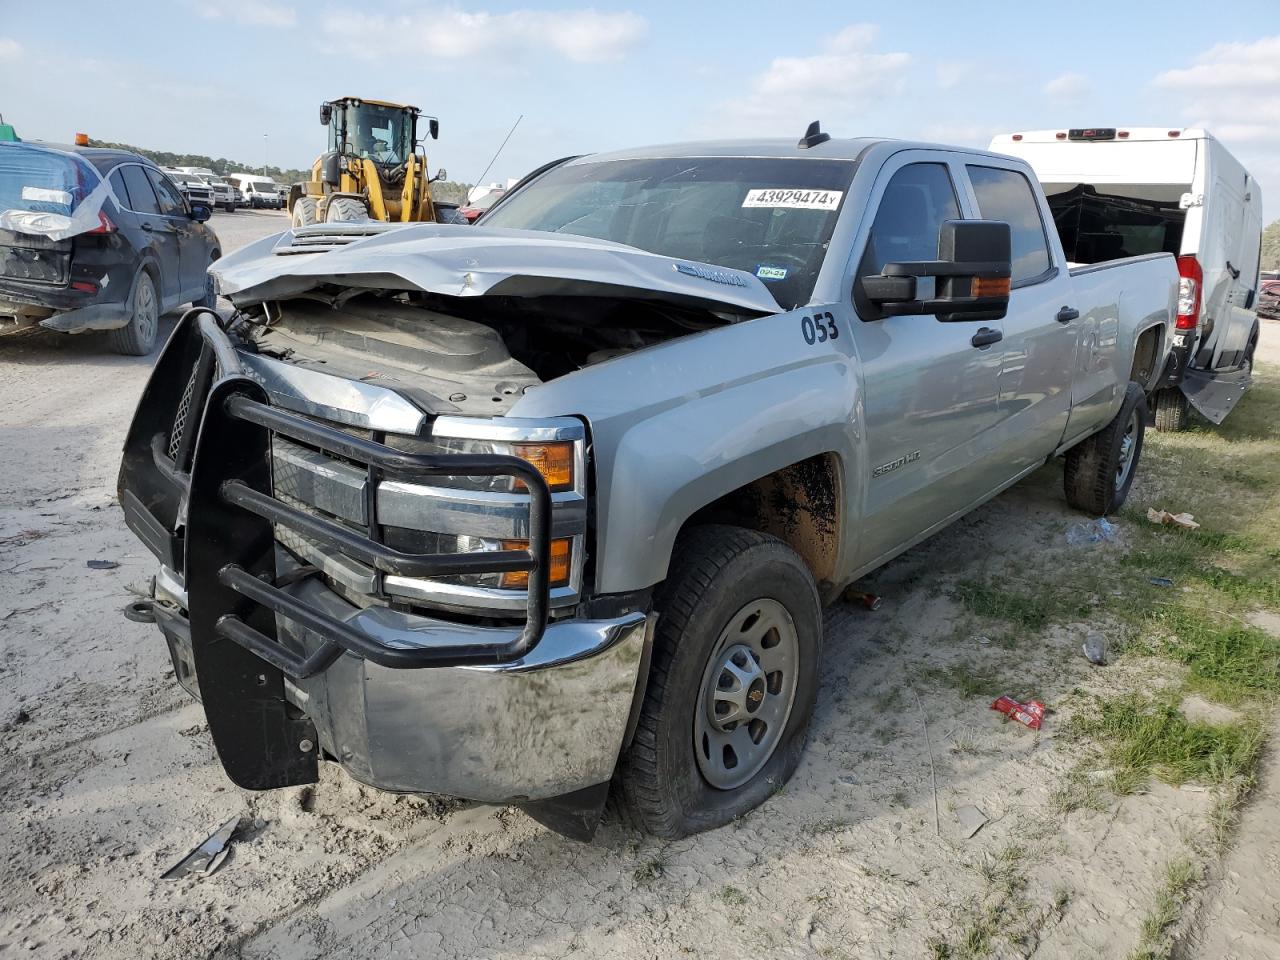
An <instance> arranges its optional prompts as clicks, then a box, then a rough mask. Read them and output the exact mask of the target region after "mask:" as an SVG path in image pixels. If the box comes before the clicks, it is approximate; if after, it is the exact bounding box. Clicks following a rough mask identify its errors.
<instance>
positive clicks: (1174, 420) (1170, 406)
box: [1155, 387, 1188, 433]
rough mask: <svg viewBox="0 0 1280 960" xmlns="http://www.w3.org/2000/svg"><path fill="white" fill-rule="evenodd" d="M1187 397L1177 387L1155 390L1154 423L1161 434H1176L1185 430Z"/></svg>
mask: <svg viewBox="0 0 1280 960" xmlns="http://www.w3.org/2000/svg"><path fill="white" fill-rule="evenodd" d="M1187 407H1188V404H1187V396H1186V394H1184V393H1183V392H1182V390H1181V389H1180V388H1178V387H1166V388H1165V389H1164V390H1157V391H1156V395H1155V423H1156V429H1157V430H1159V431H1160V432H1161V433H1177V432H1178V431H1179V430H1185V429H1187V415H1188V411H1187Z"/></svg>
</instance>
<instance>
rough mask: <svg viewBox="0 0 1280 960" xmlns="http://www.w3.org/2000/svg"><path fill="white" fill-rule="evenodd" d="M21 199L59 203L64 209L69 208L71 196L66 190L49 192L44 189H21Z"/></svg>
mask: <svg viewBox="0 0 1280 960" xmlns="http://www.w3.org/2000/svg"><path fill="white" fill-rule="evenodd" d="M22 199H23V200H35V201H43V202H44V203H60V204H62V205H63V206H64V207H69V206H71V194H70V193H68V192H67V191H66V190H49V189H46V188H45V187H23V188H22Z"/></svg>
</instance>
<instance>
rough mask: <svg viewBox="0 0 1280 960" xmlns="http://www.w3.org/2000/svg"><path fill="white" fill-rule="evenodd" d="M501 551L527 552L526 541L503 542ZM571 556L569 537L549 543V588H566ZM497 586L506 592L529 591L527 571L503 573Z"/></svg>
mask: <svg viewBox="0 0 1280 960" xmlns="http://www.w3.org/2000/svg"><path fill="white" fill-rule="evenodd" d="M502 549H503V550H528V549H529V541H528V540H503V541H502ZM572 556H573V540H572V539H571V538H570V537H559V538H557V539H555V540H552V541H551V557H550V559H549V562H550V564H551V577H550V580H551V586H553V587H567V586H568V585H569V566H570V564H569V560H570V558H571V557H572ZM498 586H500V587H503V588H505V589H507V590H527V589H529V571H528V570H512V571H511V572H509V573H504V574H503V575H502V579H501V580H499V581H498Z"/></svg>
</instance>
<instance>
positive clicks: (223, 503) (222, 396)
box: [119, 310, 551, 789]
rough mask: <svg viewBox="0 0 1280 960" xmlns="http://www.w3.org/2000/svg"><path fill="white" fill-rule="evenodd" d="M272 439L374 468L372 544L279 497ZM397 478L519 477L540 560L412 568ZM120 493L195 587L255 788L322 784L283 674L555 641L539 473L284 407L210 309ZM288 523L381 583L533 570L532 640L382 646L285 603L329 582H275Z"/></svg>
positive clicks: (203, 648)
mask: <svg viewBox="0 0 1280 960" xmlns="http://www.w3.org/2000/svg"><path fill="white" fill-rule="evenodd" d="M215 378H216V381H215ZM206 392H207V399H204V400H203V401H202V399H201V398H202V396H205V395H206ZM184 402H185V403H186V404H187V413H186V417H185V419H186V420H187V421H188V422H187V424H186V426H185V428H183V429H182V430H181V431H178V430H173V422H174V415H175V412H176V411H178V410H179V409H180V404H183V403H184ZM197 431H198V435H197ZM273 435H279V436H282V437H287V438H288V439H290V440H292V441H295V442H299V443H303V444H307V445H310V446H313V447H316V448H318V449H321V450H324V451H326V452H327V453H329V454H331V455H334V456H337V457H342V458H345V459H346V460H349V461H353V462H356V463H359V464H363V465H364V466H365V467H366V469H368V471H369V480H370V482H369V484H368V494H367V496H368V498H369V499H368V511H369V517H370V523H369V528H368V532H367V534H366V533H360V532H356V531H354V530H352V529H351V528H350V527H347V526H344V525H342V524H340V523H337V522H336V521H333V520H329V519H327V518H325V517H321V516H317V515H315V514H312V513H309V512H305V511H302V510H299V509H297V508H296V507H293V506H291V505H289V504H286V503H284V502H282V501H280V500H277V499H276V498H275V497H273V496H272V494H271V465H270V464H271V459H270V458H271V437H272V436H273ZM171 452H172V454H173V456H172V457H171V456H170V453H171ZM187 464H190V468H189V471H188V470H185V469H184V466H185V465H187ZM386 471H394V472H395V475H396V479H398V480H412V479H414V478H421V477H437V476H446V475H448V476H485V477H494V476H510V477H514V478H516V479H518V480H519V481H521V482H522V483H523V484H524V486H525V488H526V489H527V490H528V492H529V537H528V548H527V549H524V550H502V551H491V552H485V553H453V554H410V553H403V552H400V551H398V550H394V549H392V548H390V547H388V546H387V545H385V544H384V543H381V542H380V541H379V539H378V536H377V531H378V529H379V528H378V525H377V515H376V503H375V500H376V497H375V491H376V487H377V482H378V480H379V479H380V478H381V477H382V475H383V474H384V473H385V472H386ZM119 492H120V503H121V506H122V508H123V509H124V512H125V518H126V521H127V522H128V524H129V526H130V528H131V529H132V530H133V531H134V532H135V534H137V535H138V536H139V537H140V539H142V540H143V542H144V543H145V544H146V545H147V546H148V547H149V548H150V549H151V550H152V552H153V553H155V554H156V556H157V557H158V558H159V559H160V561H161V562H162V563H164V564H165V565H166V566H169V567H170V568H171V569H173V570H175V571H176V572H179V573H181V574H182V575H183V577H184V580H185V585H186V589H187V595H188V607H189V617H190V626H191V648H192V659H193V660H194V663H195V668H196V674H197V677H198V681H199V685H200V691H201V698H202V702H203V704H204V708H205V713H206V716H207V718H208V720H209V730H210V733H211V735H212V737H213V740H214V744H215V746H216V747H217V749H218V754H219V757H220V758H221V760H222V763H223V766H224V768H225V769H226V770H227V773H228V775H229V776H230V777H231V779H232V780H234V781H235V782H236V783H237V784H238V785H240V786H242V787H245V788H248V789H268V788H272V787H281V786H290V785H294V784H299V783H311V782H314V781H315V780H316V778H317V761H316V753H317V750H316V730H315V727H314V725H313V724H312V723H311V721H310V720H309V719H307V717H306V716H305V715H303V714H302V713H301V712H300V711H298V710H297V709H296V708H294V707H293V706H292V705H291V704H290V703H289V702H288V701H287V700H286V698H285V695H284V677H285V676H288V677H290V678H292V679H294V680H305V679H307V678H308V677H312V676H314V675H316V674H317V673H319V672H321V671H324V670H326V669H328V668H329V667H331V666H332V665H333V664H334V663H335V662H336V661H337V660H338V658H339V657H340V656H341V655H342V654H343V653H344V652H346V653H350V654H353V655H355V656H357V657H361V658H363V659H365V660H367V661H370V662H372V663H375V664H378V665H379V666H382V667H389V668H392V669H414V668H423V667H450V666H468V665H480V664H494V663H500V662H503V661H509V660H514V659H517V658H519V657H520V656H522V655H523V654H525V653H527V652H528V651H529V650H530V649H532V648H533V647H534V645H535V644H537V643H538V641H539V640H540V639H541V637H542V635H543V632H544V631H545V629H546V624H547V611H548V607H549V602H550V584H549V581H550V563H549V557H550V546H551V493H550V490H549V489H548V487H547V483H546V481H545V480H544V479H543V477H542V475H541V474H540V473H538V471H537V470H536V469H535V468H534V467H533V466H532V465H530V464H529V463H527V462H526V461H524V460H521V459H519V458H517V457H510V456H501V455H488V454H442V455H423V454H412V453H406V452H404V451H401V450H396V449H395V448H393V447H390V446H387V445H386V444H383V443H379V442H376V441H374V440H366V439H363V438H360V437H355V436H352V435H350V434H348V433H344V432H343V431H341V430H337V429H335V428H333V427H331V426H328V425H326V424H323V423H317V422H315V421H313V420H310V419H308V418H307V417H303V416H300V415H298V414H295V413H291V412H288V411H285V410H282V409H279V408H277V407H273V406H271V405H270V404H269V403H268V402H267V397H266V394H265V392H264V391H263V389H262V387H261V386H260V385H259V384H257V383H256V382H255V381H253V380H251V379H249V378H247V377H245V376H243V375H242V372H241V368H240V364H239V361H238V359H237V355H236V352H235V350H234V348H233V347H232V344H231V342H230V340H229V338H228V337H227V335H226V333H225V332H224V331H223V330H222V329H221V327H220V326H219V324H218V322H217V319H216V316H215V315H214V314H212V313H211V312H209V311H202V310H191V311H188V313H187V314H186V315H185V316H184V317H183V319H182V320H181V321H180V323H179V325H178V327H177V328H176V329H175V330H174V333H173V335H172V336H171V337H170V339H169V342H168V343H167V344H166V346H165V349H164V352H163V353H162V354H161V357H160V358H159V360H158V361H157V363H156V368H155V370H154V372H153V373H152V377H151V380H150V381H149V382H148V384H147V387H146V389H145V390H144V392H143V396H142V399H141V400H140V401H139V405H138V410H137V412H136V414H135V416H134V421H133V424H132V425H131V427H130V430H129V435H128V438H127V439H126V442H125V452H124V460H123V463H122V465H121V472H120V489H119ZM183 499H185V500H186V503H187V507H186V511H185V513H186V524H185V531H184V530H183V527H182V523H181V520H180V518H181V515H182V513H183V510H182V508H181V502H182V500H183ZM277 524H278V525H280V526H282V527H285V528H288V529H290V530H292V531H295V532H296V533H298V534H300V535H301V536H304V537H306V538H308V539H310V540H312V541H313V542H315V543H318V544H320V545H321V546H322V547H324V548H325V549H328V550H332V551H334V552H335V553H342V554H345V555H347V556H349V557H352V558H354V559H357V560H360V561H361V562H363V563H366V564H368V565H370V566H372V567H373V568H374V569H375V570H377V571H379V572H381V573H390V574H397V575H402V576H412V577H424V578H432V577H444V576H455V575H465V574H476V573H504V572H511V571H528V572H529V591H528V605H527V607H526V616H525V622H524V625H523V628H522V629H520V630H519V632H518V633H517V632H515V630H514V628H513V629H510V630H501V629H497V630H494V631H493V633H494V636H495V640H494V641H493V642H487V643H478V642H474V641H472V642H467V643H459V644H452V645H439V646H424V647H412V648H409V647H393V646H388V645H386V644H383V643H380V642H378V641H377V640H376V639H374V638H372V637H370V636H368V635H366V634H365V633H362V632H361V631H359V630H357V629H355V628H353V627H351V626H350V625H349V624H347V623H345V622H344V621H342V620H339V619H336V618H334V617H331V616H328V615H326V614H324V613H321V612H320V611H318V610H315V609H314V608H312V607H309V606H307V605H306V604H304V603H301V602H299V600H297V599H296V598H295V597H294V596H293V595H292V594H291V593H290V592H289V591H288V589H287V587H288V586H289V584H290V583H292V582H296V580H297V579H298V578H299V576H307V575H311V574H315V573H318V571H316V570H314V568H308V567H302V568H301V569H300V570H296V571H292V572H289V573H286V574H284V575H283V576H280V577H278V576H277V563H276V539H275V526H276V525H277ZM184 533H185V536H184V535H183V534H184ZM183 561H185V562H183ZM277 616H279V617H280V618H284V619H286V620H288V621H290V622H292V623H294V624H296V625H297V626H299V627H301V628H303V629H304V630H305V631H306V632H307V633H309V634H311V635H312V636H314V637H315V638H318V640H319V645H318V646H316V645H315V644H314V643H313V644H312V645H311V646H312V647H313V648H312V649H308V648H306V647H304V646H303V645H302V643H301V641H300V639H299V638H296V637H291V636H288V635H281V634H280V633H279V632H278V630H277Z"/></svg>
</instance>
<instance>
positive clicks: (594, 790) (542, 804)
mask: <svg viewBox="0 0 1280 960" xmlns="http://www.w3.org/2000/svg"><path fill="white" fill-rule="evenodd" d="M608 799H609V782H608V781H607V780H606V781H605V782H604V783H597V784H596V785H595V786H594V787H585V788H583V789H582V790H575V791H574V792H573V793H566V794H564V795H563V796H559V797H550V798H548V799H546V800H531V801H529V802H528V803H521V804H517V806H518V807H519V808H520V809H521V810H523V811H524V812H525V813H526V814H528V815H529V816H530V817H532V818H533V819H534V820H537V821H538V822H539V823H540V824H542V825H543V826H544V827H547V828H548V829H551V830H554V831H555V832H556V833H558V834H560V835H561V836H565V837H568V838H569V839H570V840H581V841H582V842H583V843H586V842H587V841H589V840H590V839H591V838H592V837H594V836H595V835H596V827H598V826H599V825H600V817H601V816H602V815H603V814H604V805H605V802H606V801H607V800H608Z"/></svg>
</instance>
